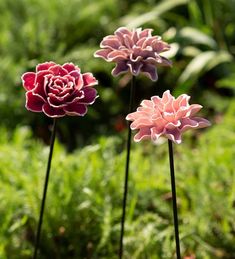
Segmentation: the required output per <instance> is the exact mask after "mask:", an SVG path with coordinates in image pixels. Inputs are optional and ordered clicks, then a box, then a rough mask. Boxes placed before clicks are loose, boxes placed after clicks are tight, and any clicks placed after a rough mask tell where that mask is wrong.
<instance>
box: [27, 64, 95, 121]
mask: <svg viewBox="0 0 235 259" xmlns="http://www.w3.org/2000/svg"><path fill="white" fill-rule="evenodd" d="M22 81H23V86H24V88H25V90H26V105H25V106H26V108H27V109H28V110H30V111H33V112H44V113H45V114H46V115H47V116H49V117H52V118H57V117H63V116H65V115H71V116H75V115H77V116H83V115H85V114H86V112H87V106H88V105H91V104H93V103H94V101H95V99H96V97H97V92H96V90H95V89H94V88H93V86H94V85H97V80H96V79H95V77H94V76H93V75H92V74H91V73H84V74H82V73H81V71H80V69H79V68H78V67H77V66H75V65H74V64H73V63H66V64H64V65H62V66H61V65H58V64H56V63H54V62H45V63H42V64H39V65H38V66H37V67H36V72H35V73H34V72H27V73H25V74H23V76H22Z"/></svg>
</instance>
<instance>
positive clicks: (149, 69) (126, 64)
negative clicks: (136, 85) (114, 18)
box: [94, 27, 171, 81]
mask: <svg viewBox="0 0 235 259" xmlns="http://www.w3.org/2000/svg"><path fill="white" fill-rule="evenodd" d="M152 31H153V30H152V29H144V30H142V29H141V28H138V29H133V30H132V31H131V30H128V29H127V28H125V27H121V28H119V29H117V30H116V31H115V33H114V35H109V36H106V37H104V39H103V40H102V42H101V44H100V47H101V48H102V49H101V50H98V51H96V53H95V55H94V56H95V57H101V58H103V59H104V60H106V61H108V62H115V63H116V67H115V68H114V69H113V71H112V75H113V76H117V75H119V74H121V73H125V72H128V71H130V73H131V74H133V75H134V76H137V75H138V74H139V73H141V72H142V73H144V74H146V75H147V76H148V77H149V78H150V79H151V80H153V81H156V80H157V78H158V75H157V68H156V67H157V66H170V65H171V62H170V61H169V60H168V59H166V58H164V57H162V56H161V55H160V53H161V52H164V51H167V50H169V49H170V46H169V45H168V44H167V43H166V42H164V41H162V40H161V37H159V36H152Z"/></svg>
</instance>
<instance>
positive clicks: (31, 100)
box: [25, 91, 45, 112]
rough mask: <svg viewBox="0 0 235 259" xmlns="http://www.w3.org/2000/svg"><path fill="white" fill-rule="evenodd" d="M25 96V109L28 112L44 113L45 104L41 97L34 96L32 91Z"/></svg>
mask: <svg viewBox="0 0 235 259" xmlns="http://www.w3.org/2000/svg"><path fill="white" fill-rule="evenodd" d="M25 96H26V104H25V107H26V109H27V110H29V111H32V112H42V106H43V104H44V103H45V102H44V100H43V98H42V97H41V96H39V95H35V94H33V93H32V91H29V92H27V93H26V94H25Z"/></svg>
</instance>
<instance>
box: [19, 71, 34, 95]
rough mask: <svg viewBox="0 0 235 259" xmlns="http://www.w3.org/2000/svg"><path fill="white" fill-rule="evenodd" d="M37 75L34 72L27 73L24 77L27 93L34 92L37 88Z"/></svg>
mask: <svg viewBox="0 0 235 259" xmlns="http://www.w3.org/2000/svg"><path fill="white" fill-rule="evenodd" d="M35 78H36V74H35V73H34V72H26V73H24V74H23V75H22V77H21V79H22V81H23V87H24V88H25V90H26V91H29V90H32V89H33V88H34V87H35Z"/></svg>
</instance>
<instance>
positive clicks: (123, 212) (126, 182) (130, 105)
mask: <svg viewBox="0 0 235 259" xmlns="http://www.w3.org/2000/svg"><path fill="white" fill-rule="evenodd" d="M135 85H136V78H135V76H132V80H131V89H130V103H129V113H130V112H132V111H133V106H134V97H135V87H136V86H135ZM126 149H127V153H126V167H125V182H124V193H123V202H122V219H121V234H120V245H119V258H120V259H121V258H122V255H123V237H124V231H125V217H126V201H127V194H128V176H129V164H130V153H131V128H130V122H129V121H128V135H127V146H126Z"/></svg>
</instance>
